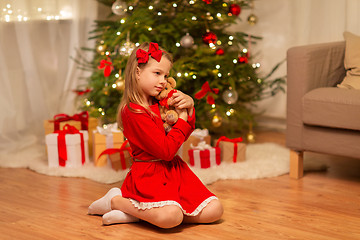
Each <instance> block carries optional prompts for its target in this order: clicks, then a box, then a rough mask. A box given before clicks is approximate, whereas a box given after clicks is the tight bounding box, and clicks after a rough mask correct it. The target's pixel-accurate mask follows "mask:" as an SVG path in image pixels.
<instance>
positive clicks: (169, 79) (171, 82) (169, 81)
mask: <svg viewBox="0 0 360 240" xmlns="http://www.w3.org/2000/svg"><path fill="white" fill-rule="evenodd" d="M167 81H168V83H170V86H171V87H172V88H175V87H176V81H175V79H174V78H173V77H169V78H168V79H167Z"/></svg>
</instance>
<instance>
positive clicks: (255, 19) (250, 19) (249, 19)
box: [247, 13, 258, 25]
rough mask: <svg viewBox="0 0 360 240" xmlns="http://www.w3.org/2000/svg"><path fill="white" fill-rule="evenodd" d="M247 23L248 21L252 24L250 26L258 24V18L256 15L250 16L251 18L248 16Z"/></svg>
mask: <svg viewBox="0 0 360 240" xmlns="http://www.w3.org/2000/svg"><path fill="white" fill-rule="evenodd" d="M247 21H248V23H249V24H250V25H255V24H256V23H257V21H258V17H257V16H256V15H255V14H253V13H252V14H250V15H249V16H248V19H247Z"/></svg>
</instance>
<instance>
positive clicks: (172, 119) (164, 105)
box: [155, 77, 179, 133]
mask: <svg viewBox="0 0 360 240" xmlns="http://www.w3.org/2000/svg"><path fill="white" fill-rule="evenodd" d="M175 87H176V81H175V79H174V78H172V77H169V78H167V83H166V86H165V88H164V89H163V90H162V91H161V92H160V93H159V94H158V95H157V96H156V97H155V98H156V99H157V100H159V109H160V115H161V119H162V120H163V122H164V129H165V131H166V132H167V133H168V132H170V130H171V128H172V126H173V125H174V124H175V123H176V122H177V120H178V119H179V115H178V113H177V112H176V111H175V108H174V107H173V106H171V105H170V104H169V99H170V98H171V96H172V95H173V93H174V92H176V90H175V89H174V88H175Z"/></svg>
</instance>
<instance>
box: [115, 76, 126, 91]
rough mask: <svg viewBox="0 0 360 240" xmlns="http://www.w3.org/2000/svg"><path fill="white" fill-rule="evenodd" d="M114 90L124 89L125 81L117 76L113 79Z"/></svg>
mask: <svg viewBox="0 0 360 240" xmlns="http://www.w3.org/2000/svg"><path fill="white" fill-rule="evenodd" d="M115 84H116V90H118V91H123V90H124V89H125V81H124V80H123V79H122V78H119V79H117V80H116V81H115Z"/></svg>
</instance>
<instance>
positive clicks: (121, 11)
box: [111, 0, 127, 16]
mask: <svg viewBox="0 0 360 240" xmlns="http://www.w3.org/2000/svg"><path fill="white" fill-rule="evenodd" d="M111 10H112V12H113V13H114V14H116V15H118V16H124V15H125V14H126V12H127V5H126V3H124V2H123V1H121V0H116V1H115V2H114V3H113V5H112V6H111Z"/></svg>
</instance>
